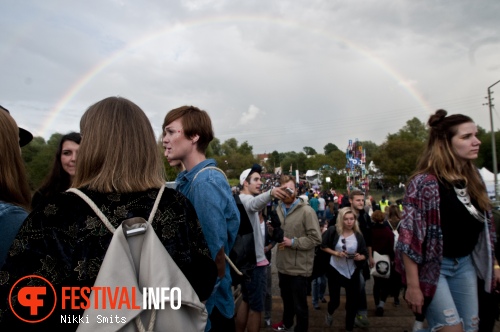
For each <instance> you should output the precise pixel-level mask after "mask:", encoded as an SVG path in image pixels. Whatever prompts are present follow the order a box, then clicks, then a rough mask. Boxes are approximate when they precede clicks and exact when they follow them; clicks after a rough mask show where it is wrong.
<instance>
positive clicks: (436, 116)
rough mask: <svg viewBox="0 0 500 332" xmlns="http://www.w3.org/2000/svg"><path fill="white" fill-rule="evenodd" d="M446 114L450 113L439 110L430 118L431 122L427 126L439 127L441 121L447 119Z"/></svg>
mask: <svg viewBox="0 0 500 332" xmlns="http://www.w3.org/2000/svg"><path fill="white" fill-rule="evenodd" d="M446 114H448V112H446V111H445V110H441V109H440V110H437V111H436V113H434V114H433V115H431V117H430V118H429V121H428V122H427V124H428V125H429V127H431V128H432V127H435V126H437V125H438V124H439V123H440V122H441V121H443V119H444V118H445V116H446Z"/></svg>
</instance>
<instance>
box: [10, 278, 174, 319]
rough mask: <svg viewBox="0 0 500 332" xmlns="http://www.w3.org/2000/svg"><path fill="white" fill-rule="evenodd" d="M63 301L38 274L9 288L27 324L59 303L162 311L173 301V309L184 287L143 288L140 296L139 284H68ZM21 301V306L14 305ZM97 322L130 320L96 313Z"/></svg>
mask: <svg viewBox="0 0 500 332" xmlns="http://www.w3.org/2000/svg"><path fill="white" fill-rule="evenodd" d="M60 290H61V291H60V297H61V298H60V300H58V298H57V292H56V289H55V288H54V286H53V285H52V284H51V283H50V281H48V280H47V279H45V278H43V277H41V276H38V275H28V276H25V277H22V278H20V279H19V280H17V281H16V282H15V283H14V285H13V286H12V287H11V289H10V293H9V305H10V308H11V310H12V312H13V313H14V315H15V316H16V317H17V318H19V319H20V320H22V321H24V322H27V323H40V322H42V321H44V320H46V319H47V318H49V317H50V316H51V315H52V314H53V313H54V310H55V309H56V307H57V305H58V302H59V307H60V308H61V309H62V310H67V309H71V310H79V309H84V310H85V309H89V308H91V307H92V308H94V309H111V310H114V309H117V310H122V309H127V310H146V309H147V310H151V309H155V310H162V309H167V308H166V307H165V303H166V302H169V303H170V308H171V309H173V310H178V309H180V307H181V305H182V303H181V289H180V288H179V287H143V288H142V289H141V291H142V292H141V293H142V305H138V304H137V303H138V301H137V300H138V298H139V297H140V296H141V295H140V292H139V289H137V288H136V287H105V286H100V287H65V286H62V287H61V289H60ZM14 303H18V305H13V304H14ZM96 319H97V322H98V323H123V324H125V323H127V322H126V321H124V320H126V318H125V317H119V316H118V315H114V316H111V317H107V316H106V317H105V316H99V315H98V316H97V317H96ZM60 320H61V323H89V318H88V316H87V317H83V316H78V315H76V316H74V315H61V317H60Z"/></svg>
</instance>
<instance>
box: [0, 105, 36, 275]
mask: <svg viewBox="0 0 500 332" xmlns="http://www.w3.org/2000/svg"><path fill="white" fill-rule="evenodd" d="M32 139H33V136H32V135H31V134H30V133H29V132H27V131H26V130H24V129H22V128H18V127H17V124H16V121H14V119H13V118H12V117H11V116H10V113H9V111H8V110H7V109H5V108H3V107H2V106H0V156H1V158H0V234H2V237H1V239H0V267H1V266H2V265H3V263H4V260H5V257H6V256H7V253H8V250H9V248H10V246H11V245H12V242H13V241H14V238H15V237H16V234H17V232H18V230H19V227H21V224H22V223H23V221H24V219H25V218H26V216H27V215H28V212H29V211H30V203H31V193H30V188H29V185H28V180H27V176H26V170H25V168H24V163H23V159H22V157H21V149H20V146H24V145H26V144H28V143H29V142H30V141H31V140H32Z"/></svg>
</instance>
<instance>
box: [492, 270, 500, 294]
mask: <svg viewBox="0 0 500 332" xmlns="http://www.w3.org/2000/svg"><path fill="white" fill-rule="evenodd" d="M493 271H494V274H495V275H494V277H495V285H496V288H495V292H497V293H500V269H494V270H493Z"/></svg>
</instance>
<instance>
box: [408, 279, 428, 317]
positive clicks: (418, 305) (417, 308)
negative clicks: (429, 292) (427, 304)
mask: <svg viewBox="0 0 500 332" xmlns="http://www.w3.org/2000/svg"><path fill="white" fill-rule="evenodd" d="M405 301H406V303H407V304H408V308H410V309H411V311H413V312H414V313H417V314H421V313H422V306H423V305H424V295H423V294H422V290H421V289H420V287H419V286H416V287H408V288H407V289H406V293H405Z"/></svg>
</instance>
